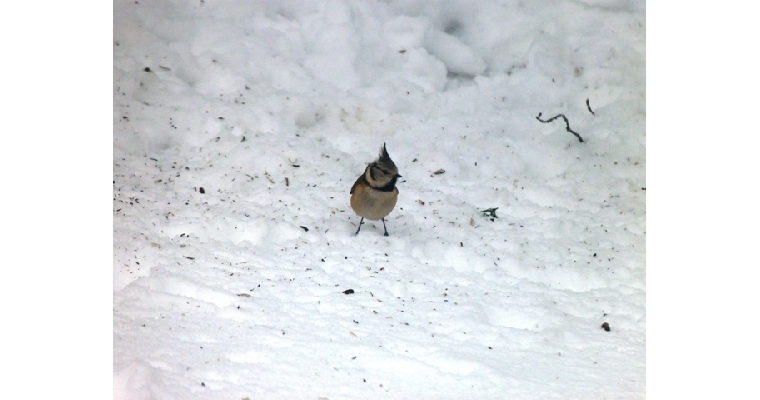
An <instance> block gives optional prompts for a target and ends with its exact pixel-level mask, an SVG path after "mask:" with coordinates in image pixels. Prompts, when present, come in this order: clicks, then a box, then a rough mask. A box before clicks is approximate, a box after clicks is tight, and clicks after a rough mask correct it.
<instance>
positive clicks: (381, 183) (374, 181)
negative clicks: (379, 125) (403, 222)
mask: <svg viewBox="0 0 760 400" xmlns="http://www.w3.org/2000/svg"><path fill="white" fill-rule="evenodd" d="M398 178H401V175H399V174H398V168H396V164H395V163H394V162H393V160H391V156H390V155H388V150H387V149H386V148H385V143H383V147H381V148H380V154H379V155H378V157H377V159H376V160H375V161H373V162H371V163H369V165H367V168H365V169H364V173H362V174H361V175H360V176H359V178H358V179H356V182H354V186H352V187H351V192H350V193H351V208H352V209H353V210H354V212H355V213H356V215H358V216H360V217H361V220H360V221H359V228H358V229H357V230H356V233H354V236H356V235H358V234H359V231H360V230H361V229H362V223H363V222H364V218H367V219H369V220H372V221H377V220H382V221H383V230H384V231H385V232H384V235H383V236H389V235H388V228H386V227H385V217H386V216H387V215H388V214H390V212H391V211H393V207H395V206H396V200H398V188H396V180H397V179H398Z"/></svg>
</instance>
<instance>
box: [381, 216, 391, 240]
mask: <svg viewBox="0 0 760 400" xmlns="http://www.w3.org/2000/svg"><path fill="white" fill-rule="evenodd" d="M381 219H382V220H383V230H384V231H385V234H384V235H383V236H390V235H388V229H387V228H386V227H385V218H381Z"/></svg>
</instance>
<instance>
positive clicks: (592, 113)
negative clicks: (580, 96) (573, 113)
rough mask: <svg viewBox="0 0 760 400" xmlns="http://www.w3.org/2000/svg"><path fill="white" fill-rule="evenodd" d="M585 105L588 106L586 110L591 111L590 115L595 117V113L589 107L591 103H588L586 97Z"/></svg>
mask: <svg viewBox="0 0 760 400" xmlns="http://www.w3.org/2000/svg"><path fill="white" fill-rule="evenodd" d="M586 107H588V111H589V112H590V113H591V115H593V116H595V117H596V113H595V112H594V110H592V109H591V104H588V99H586Z"/></svg>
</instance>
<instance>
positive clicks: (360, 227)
mask: <svg viewBox="0 0 760 400" xmlns="http://www.w3.org/2000/svg"><path fill="white" fill-rule="evenodd" d="M362 222H364V217H362V219H361V221H359V229H357V230H356V233H354V236H356V235H358V234H359V230H360V229H362Z"/></svg>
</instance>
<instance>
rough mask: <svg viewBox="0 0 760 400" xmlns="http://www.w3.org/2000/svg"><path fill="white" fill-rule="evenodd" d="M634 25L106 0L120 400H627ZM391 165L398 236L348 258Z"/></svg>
mask: <svg viewBox="0 0 760 400" xmlns="http://www.w3.org/2000/svg"><path fill="white" fill-rule="evenodd" d="M645 31H646V21H645V6H644V3H643V2H641V1H623V0H617V1H615V0H596V1H580V2H570V1H551V2H549V1H541V2H516V1H515V2H511V1H510V2H498V1H492V2H486V1H482V2H477V3H475V2H468V1H450V2H424V1H404V2H397V1H387V2H376V1H363V2H354V1H330V2H311V1H278V2H273V1H270V2H262V1H257V2H247V1H239V2H237V1H193V2H190V1H116V2H114V32H113V36H114V37H113V103H114V108H113V129H114V135H113V180H114V183H113V379H114V384H113V396H114V398H115V399H176V398H182V399H212V398H214V399H216V398H232V399H235V398H237V399H243V398H246V397H247V398H250V399H259V398H304V399H319V398H327V399H341V398H389V399H395V398H452V399H455V398H643V397H644V396H645V389H646V369H645V350H646V340H645V339H646V269H645V267H646V190H645V188H646V127H645V125H646V88H645V79H646V73H645V60H646V57H645V52H646V44H645ZM586 99H588V100H589V103H588V104H589V106H587V104H586ZM589 107H590V108H591V109H592V110H593V112H594V114H595V115H594V114H592V113H591V112H590V110H589ZM539 112H542V113H543V118H550V117H553V116H555V115H557V114H560V113H561V114H564V115H565V116H566V117H567V118H568V120H569V124H570V127H571V128H572V129H573V130H574V131H576V132H578V133H579V134H580V135H581V136H582V137H583V139H584V142H583V143H581V142H579V141H578V139H577V138H575V137H574V136H573V135H572V134H571V133H569V132H567V131H566V129H565V123H564V122H563V121H562V119H561V118H560V119H558V120H555V121H554V122H551V123H548V124H544V123H541V122H539V121H537V120H536V116H537V115H538V113H539ZM383 143H386V145H387V148H388V152H389V153H390V155H391V158H392V159H393V160H394V162H395V163H396V165H397V166H398V168H399V173H400V174H401V175H403V178H401V179H400V180H399V183H398V188H399V191H400V196H399V201H398V204H397V205H396V208H395V210H394V211H393V212H392V213H391V214H390V215H389V216H388V217H387V218H386V222H387V228H388V231H389V233H390V237H383V236H382V232H383V229H382V223H381V222H372V221H365V225H364V226H363V228H362V230H361V233H360V234H359V235H358V236H356V237H354V236H353V232H354V231H355V230H356V228H357V224H358V222H359V218H358V217H357V216H356V215H355V214H354V213H353V211H352V210H351V208H350V206H349V203H348V201H349V189H350V188H351V185H352V184H353V182H354V180H355V179H356V178H357V177H358V176H359V174H360V173H361V172H362V171H363V170H364V167H365V166H366V164H367V163H368V162H370V161H372V160H373V159H374V158H375V157H376V155H377V151H378V148H379V147H380V146H382V144H383ZM439 170H443V171H444V172H443V173H439V174H436V173H435V172H436V171H439ZM493 207H498V210H496V216H497V218H489V217H487V216H484V213H483V212H482V211H483V210H485V209H488V208H493ZM349 289H351V290H353V293H350V291H349ZM346 291H349V294H345V292H346ZM604 322H607V323H608V324H609V326H610V331H609V332H607V331H605V330H604V329H602V327H601V325H602V323H604Z"/></svg>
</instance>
